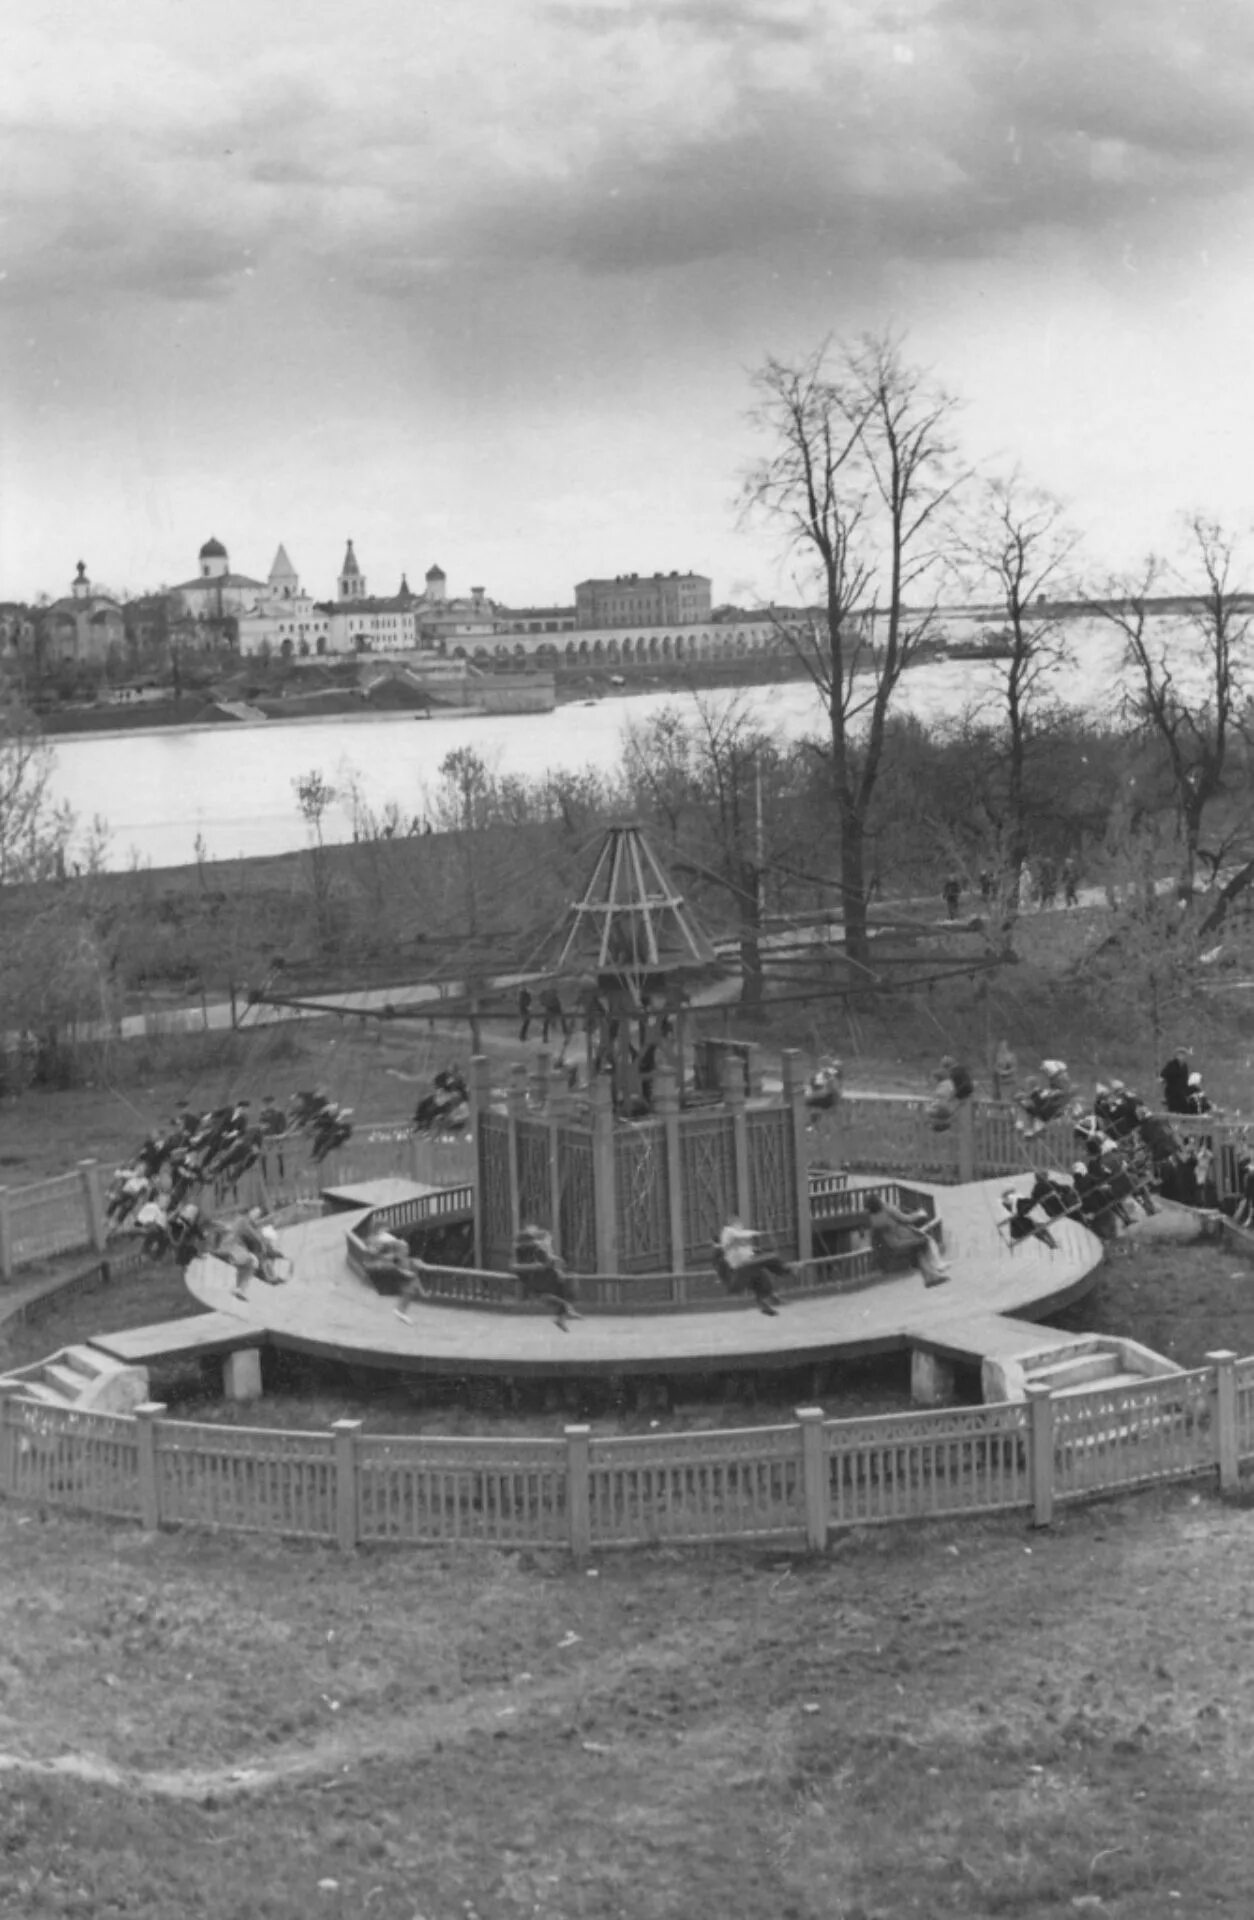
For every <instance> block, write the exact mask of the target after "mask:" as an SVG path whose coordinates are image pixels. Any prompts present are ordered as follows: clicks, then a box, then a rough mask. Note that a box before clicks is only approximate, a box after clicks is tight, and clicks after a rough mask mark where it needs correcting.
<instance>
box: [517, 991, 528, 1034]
mask: <svg viewBox="0 0 1254 1920" xmlns="http://www.w3.org/2000/svg"><path fill="white" fill-rule="evenodd" d="M530 1032H531V989H530V987H519V989H518V1038H519V1039H520V1040H525V1039H526V1038H527V1035H528V1034H529V1033H530Z"/></svg>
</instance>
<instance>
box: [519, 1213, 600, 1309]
mask: <svg viewBox="0 0 1254 1920" xmlns="http://www.w3.org/2000/svg"><path fill="white" fill-rule="evenodd" d="M514 1273H515V1275H516V1277H517V1278H518V1280H519V1281H520V1282H521V1284H522V1290H523V1295H524V1297H525V1298H526V1299H529V1300H547V1301H549V1302H550V1303H551V1305H552V1306H553V1307H554V1308H555V1312H554V1316H553V1318H554V1323H555V1325H556V1326H557V1327H558V1328H559V1330H560V1331H561V1332H562V1333H565V1332H567V1331H568V1329H567V1325H566V1323H567V1321H568V1320H579V1319H582V1317H583V1316H582V1315H581V1314H580V1313H579V1312H578V1310H577V1309H576V1307H575V1302H574V1286H573V1283H572V1281H571V1279H570V1276H569V1274H568V1273H567V1271H566V1265H565V1262H564V1261H563V1260H562V1258H561V1256H560V1255H559V1254H558V1252H557V1250H556V1248H555V1247H554V1245H553V1235H552V1234H551V1233H549V1232H548V1231H547V1229H546V1228H544V1227H534V1226H527V1227H520V1228H519V1230H518V1238H517V1239H516V1240H515V1242H514Z"/></svg>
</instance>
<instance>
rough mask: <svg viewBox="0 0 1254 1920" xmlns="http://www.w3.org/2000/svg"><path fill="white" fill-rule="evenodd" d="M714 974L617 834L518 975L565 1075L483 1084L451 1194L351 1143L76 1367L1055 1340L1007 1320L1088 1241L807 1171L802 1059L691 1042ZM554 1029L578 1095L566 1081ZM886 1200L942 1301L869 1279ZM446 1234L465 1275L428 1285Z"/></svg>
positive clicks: (597, 1362)
mask: <svg viewBox="0 0 1254 1920" xmlns="http://www.w3.org/2000/svg"><path fill="white" fill-rule="evenodd" d="M724 973H725V969H723V968H722V967H721V965H720V960H719V956H718V954H717V952H716V950H715V948H714V945H713V943H712V941H711V940H710V938H709V935H708V934H707V933H706V932H705V930H704V929H703V928H702V927H701V926H700V924H699V922H698V921H697V919H696V917H695V916H694V914H693V912H692V910H691V908H690V906H689V905H688V903H687V902H686V901H685V899H684V897H683V895H682V893H681V892H680V891H679V890H678V889H677V887H676V886H675V884H674V882H673V880H672V878H671V876H670V875H669V874H668V872H667V871H666V869H665V867H664V866H663V864H662V862H661V861H660V859H659V858H658V856H657V854H656V853H655V851H654V849H653V848H652V847H651V845H650V844H649V841H648V839H647V838H646V836H645V834H644V832H643V831H642V830H641V829H640V828H639V827H638V826H635V825H623V826H615V827H612V828H610V829H609V830H608V831H607V832H606V834H605V836H604V839H603V840H602V842H601V844H600V847H599V849H598V851H597V853H596V857H595V859H594V861H593V862H592V865H591V868H590V871H589V875H588V879H587V882H586V884H585V886H584V888H583V890H582V892H581V893H580V895H579V897H578V898H577V899H576V900H575V901H574V903H573V904H572V906H571V907H570V909H569V910H568V912H567V914H566V916H565V918H564V920H563V922H562V924H561V925H560V926H559V927H558V928H557V929H556V930H555V932H554V933H553V935H552V936H551V938H550V940H549V942H548V943H547V946H546V949H542V958H541V963H540V965H539V966H538V968H537V969H536V970H535V972H534V973H533V974H532V975H531V976H530V978H531V979H532V980H533V982H534V983H538V984H542V986H543V989H544V991H546V992H549V993H550V994H551V995H554V996H556V1000H557V1003H558V1004H559V1005H560V1007H561V1009H562V1042H563V1044H562V1049H561V1053H560V1055H559V1056H556V1057H555V1056H554V1054H553V1053H551V1052H547V1051H542V1052H541V1053H540V1055H539V1057H538V1062H537V1063H536V1064H535V1065H534V1066H528V1065H521V1064H520V1065H515V1066H514V1067H513V1068H512V1069H511V1070H510V1071H509V1075H508V1080H507V1083H506V1085H505V1086H504V1087H501V1086H500V1085H494V1083H493V1074H492V1063H491V1060H490V1058H489V1057H487V1056H485V1055H483V1054H479V1055H477V1056H476V1057H475V1059H474V1061H473V1065H472V1069H471V1073H470V1076H469V1085H468V1089H467V1091H468V1096H469V1098H468V1108H469V1129H468V1130H469V1137H470V1141H471V1143H472V1152H473V1175H472V1177H471V1178H470V1179H469V1180H465V1179H463V1180H460V1181H457V1182H456V1183H453V1184H447V1183H445V1184H434V1183H430V1182H423V1181H420V1180H416V1179H414V1178H412V1177H411V1175H412V1172H413V1171H414V1167H413V1165H411V1166H409V1167H406V1165H405V1163H404V1158H403V1154H404V1149H403V1146H402V1147H401V1148H399V1149H397V1148H392V1149H391V1150H390V1151H391V1155H392V1157H391V1159H390V1160H382V1159H380V1158H379V1157H378V1156H375V1157H374V1158H373V1160H372V1159H371V1157H370V1156H369V1155H368V1154H367V1153H366V1152H365V1151H364V1150H359V1149H358V1147H357V1146H355V1145H354V1146H353V1147H352V1148H347V1147H346V1148H345V1149H344V1150H343V1151H342V1152H341V1153H339V1154H333V1155H332V1156H331V1157H330V1158H329V1159H328V1160H327V1163H326V1167H327V1175H326V1185H325V1186H323V1187H322V1188H321V1192H320V1195H319V1198H318V1200H317V1202H316V1204H317V1206H318V1209H319V1210H318V1212H317V1214H316V1216H315V1217H306V1218H303V1219H297V1220H293V1221H291V1222H290V1223H289V1224H286V1225H278V1226H277V1228H272V1230H271V1232H270V1234H269V1236H267V1238H266V1242H265V1245H264V1247H258V1248H256V1249H254V1258H253V1261H252V1263H251V1264H250V1263H249V1261H248V1259H247V1258H240V1257H238V1256H237V1257H236V1258H235V1259H234V1260H233V1259H232V1258H231V1257H230V1255H229V1249H228V1254H227V1257H224V1256H223V1252H222V1250H221V1249H220V1248H219V1249H216V1250H215V1249H212V1248H211V1249H207V1250H205V1251H203V1252H201V1253H199V1254H198V1255H197V1256H196V1257H193V1258H191V1259H190V1261H189V1263H188V1265H187V1268H186V1276H185V1277H186V1283H187V1286H188V1288H189V1290H190V1291H191V1293H192V1294H193V1296H194V1297H195V1299H196V1300H197V1301H198V1302H199V1304H200V1306H201V1307H202V1309H203V1312H202V1313H201V1314H199V1315H196V1316H193V1317H192V1318H190V1319H187V1320H182V1321H176V1322H171V1323H168V1324H166V1325H164V1326H154V1327H149V1328H140V1329H136V1330H134V1331H132V1332H130V1333H123V1334H117V1335H112V1336H99V1337H98V1338H97V1340H96V1341H95V1342H94V1343H93V1344H95V1345H97V1346H98V1347H100V1348H102V1349H103V1350H104V1351H105V1352H107V1353H109V1354H111V1355H112V1356H113V1357H114V1358H117V1359H121V1360H124V1361H128V1362H130V1363H132V1364H149V1365H151V1364H156V1363H158V1362H160V1361H162V1360H164V1359H168V1358H171V1357H174V1356H176V1355H188V1354H191V1353H196V1352H199V1353H202V1354H219V1355H222V1356H224V1357H225V1359H226V1363H227V1365H226V1384H227V1391H228V1392H229V1393H232V1394H235V1395H236V1396H238V1397H252V1396H253V1395H255V1394H256V1393H257V1392H259V1391H260V1364H259V1354H260V1351H261V1349H262V1348H264V1347H274V1348H282V1349H288V1350H294V1351H299V1352H303V1353H307V1354H311V1355H321V1356H324V1357H327V1358H333V1359H336V1360H340V1361H350V1362H352V1363H354V1364H356V1365H359V1366H363V1367H376V1368H383V1369H387V1370H389V1371H405V1372H410V1373H419V1374H421V1373H434V1374H452V1375H460V1376H472V1375H496V1376H500V1377H502V1378H506V1379H512V1378H527V1377H532V1378H534V1377H543V1376H559V1377H560V1376H566V1377H571V1376H576V1377H587V1376H593V1375H601V1376H616V1377H626V1378H637V1379H639V1378H643V1377H648V1376H650V1375H667V1374H669V1375H687V1376H696V1375H701V1374H709V1373H727V1372H733V1371H739V1370H763V1371H765V1370H780V1369H789V1368H796V1367H799V1366H804V1365H809V1366H811V1367H818V1366H821V1365H822V1364H824V1363H826V1362H827V1361H829V1360H834V1359H837V1358H840V1357H843V1356H849V1355H853V1354H860V1353H867V1352H873V1351H886V1350H891V1349H897V1348H909V1349H910V1350H911V1351H912V1352H913V1353H914V1354H915V1355H916V1358H917V1357H918V1356H920V1355H922V1356H925V1357H929V1356H930V1364H935V1365H949V1364H952V1363H953V1362H954V1361H959V1360H962V1359H964V1358H965V1359H967V1360H973V1361H975V1362H977V1363H978V1362H980V1361H982V1360H983V1361H985V1362H987V1360H988V1358H989V1356H990V1355H997V1356H1002V1357H1004V1356H1005V1355H1007V1354H1009V1353H1012V1352H1013V1353H1023V1352H1026V1351H1028V1350H1039V1349H1040V1348H1041V1347H1042V1345H1043V1344H1045V1343H1046V1341H1048V1342H1050V1343H1052V1344H1053V1345H1054V1346H1057V1345H1058V1344H1059V1342H1060V1341H1062V1340H1064V1339H1065V1336H1060V1335H1057V1334H1053V1335H1047V1334H1045V1333H1043V1331H1042V1329H1040V1328H1039V1327H1035V1326H1033V1325H1032V1324H1031V1323H1030V1322H1029V1321H1027V1320H1024V1319H1015V1318H1014V1317H1013V1316H1014V1315H1015V1314H1025V1313H1030V1312H1041V1311H1044V1310H1046V1309H1047V1308H1049V1307H1050V1306H1054V1305H1058V1304H1061V1303H1062V1302H1063V1301H1065V1300H1066V1299H1068V1298H1072V1297H1075V1296H1076V1295H1077V1294H1078V1293H1079V1292H1081V1291H1083V1290H1084V1288H1085V1287H1086V1286H1087V1285H1088V1284H1090V1275H1091V1273H1092V1270H1093V1269H1094V1268H1095V1266H1096V1265H1097V1263H1098V1261H1099V1259H1100V1256H1101V1245H1100V1242H1099V1241H1098V1240H1097V1239H1096V1237H1095V1236H1094V1235H1093V1234H1092V1233H1090V1232H1089V1231H1088V1230H1087V1229H1086V1228H1085V1227H1084V1226H1083V1225H1081V1224H1079V1223H1078V1222H1075V1221H1071V1220H1067V1221H1064V1222H1062V1223H1061V1224H1060V1226H1059V1228H1058V1230H1057V1232H1056V1233H1055V1234H1053V1235H1051V1236H1048V1238H1049V1241H1050V1244H1049V1245H1048V1246H1046V1245H1045V1244H1044V1242H1043V1241H1038V1240H1036V1239H1031V1240H1028V1241H1027V1242H1025V1243H1024V1244H1018V1245H1015V1246H1014V1247H1012V1246H1011V1245H1010V1243H1009V1242H1008V1240H1007V1239H1006V1237H1005V1236H1004V1235H1003V1234H1002V1233H1001V1232H999V1221H1000V1219H1001V1212H1000V1196H1001V1193H1002V1190H1003V1189H1004V1187H1005V1181H1004V1179H1002V1180H998V1181H983V1182H977V1183H975V1184H974V1185H969V1186H966V1187H952V1186H950V1187H941V1188H938V1189H932V1188H928V1187H925V1186H921V1185H920V1184H919V1183H917V1182H913V1181H909V1182H907V1181H905V1180H899V1179H898V1178H897V1177H896V1176H895V1175H894V1174H893V1173H892V1172H891V1171H888V1172H886V1173H885V1175H884V1176H883V1177H876V1176H869V1177H865V1178H859V1177H857V1176H853V1175H846V1174H843V1173H841V1172H839V1171H835V1170H831V1169H828V1170H825V1171H822V1172H819V1173H816V1172H814V1171H813V1170H812V1169H811V1167H810V1165H809V1159H810V1136H809V1135H808V1131H807V1119H808V1116H807V1110H806V1104H805V1086H804V1077H803V1073H802V1069H801V1063H800V1057H799V1055H797V1054H796V1053H794V1052H785V1053H784V1054H783V1056H782V1072H781V1076H780V1081H779V1084H778V1085H777V1086H775V1087H773V1088H771V1089H770V1090H763V1087H762V1085H761V1078H760V1074H759V1072H758V1070H757V1067H756V1049H754V1048H753V1047H751V1046H749V1045H747V1044H741V1043H735V1042H726V1041H717V1040H712V1039H710V1038H708V1037H706V1036H702V1035H701V1034H700V1033H699V1031H698V1013H699V1008H698V1007H697V1006H696V1005H695V1004H694V1003H695V1002H697V1001H699V1000H700V999H702V998H705V997H706V996H707V995H708V992H709V989H710V988H711V986H712V985H716V984H717V982H718V980H719V979H720V977H721V976H723V975H724ZM549 1004H550V1006H552V1005H553V1000H552V999H550V1003H549ZM572 1008H573V1009H577V1017H578V1021H579V1024H580V1026H581V1028H582V1031H583V1035H584V1039H585V1043H586V1075H580V1074H579V1073H578V1072H572V1062H571V1060H570V1058H569V1057H568V1056H569V1055H570V1053H571V1046H570V1041H571V1038H572V1037H573V1036H572V1035H571V1032H570V1010H571V1009H572ZM429 1012H430V1008H429V1006H428V1005H424V1006H423V1007H422V1009H421V1017H424V1018H425V1017H427V1016H428V1014H429ZM389 1014H390V1015H391V1016H392V1017H395V1009H389ZM498 1071H499V1069H498ZM876 1195H878V1196H879V1197H880V1198H881V1199H882V1200H884V1201H886V1202H887V1203H888V1205H889V1206H890V1207H896V1208H898V1209H899V1210H902V1211H906V1212H909V1213H910V1214H911V1215H912V1217H914V1218H915V1219H916V1220H919V1221H921V1222H922V1223H924V1225H925V1227H926V1230H927V1231H928V1232H929V1233H931V1234H933V1235H935V1236H936V1237H937V1238H938V1239H942V1240H943V1241H944V1243H945V1245H946V1247H947V1250H948V1253H949V1256H950V1259H951V1261H952V1264H953V1268H954V1272H953V1284H952V1285H950V1286H947V1287H943V1288H940V1289H939V1290H937V1291H936V1292H931V1291H925V1290H924V1288H923V1286H922V1284H921V1281H920V1278H919V1274H918V1272H917V1271H916V1269H915V1266H914V1265H913V1264H912V1263H911V1262H910V1261H908V1260H905V1261H903V1260H902V1259H901V1258H900V1256H898V1257H896V1259H895V1261H894V1257H892V1256H890V1257H889V1258H888V1259H887V1261H886V1260H885V1257H884V1254H883V1250H882V1248H881V1247H879V1246H878V1245H875V1244H873V1243H872V1232H871V1229H872V1225H873V1221H874V1219H875V1217H876V1216H875V1215H874V1212H873V1210H870V1209H868V1206H867V1201H868V1200H869V1199H871V1198H872V1197H873V1196H876ZM733 1224H735V1225H743V1226H744V1227H748V1228H751V1229H752V1230H753V1233H754V1238H755V1242H756V1246H757V1249H758V1251H759V1253H760V1254H761V1255H762V1256H763V1258H764V1259H765V1260H769V1262H770V1263H771V1265H772V1267H773V1268H774V1270H775V1271H776V1272H777V1273H779V1274H780V1275H781V1277H780V1278H779V1279H778V1280H777V1281H776V1282H775V1283H774V1284H775V1292H776V1294H777V1303H778V1305H779V1306H780V1307H781V1308H782V1311H778V1312H776V1311H773V1310H771V1309H768V1308H765V1307H764V1308H763V1311H762V1312H761V1313H758V1312H756V1311H754V1308H755V1306H758V1305H762V1300H761V1298H760V1296H759V1295H755V1293H754V1291H753V1290H752V1289H751V1288H749V1287H747V1286H746V1287H745V1289H744V1291H737V1290H736V1289H735V1286H734V1281H733V1284H731V1285H729V1274H728V1270H727V1267H726V1265H725V1264H724V1263H722V1262H720V1261H718V1259H717V1252H718V1243H719V1240H720V1236H721V1235H722V1234H723V1233H724V1230H725V1229H727V1228H728V1227H729V1225H733ZM450 1228H460V1229H461V1231H462V1232H463V1234H464V1236H465V1241H466V1257H467V1258H468V1259H470V1260H472V1261H473V1264H465V1265H462V1264H442V1259H443V1258H445V1257H447V1255H446V1250H447V1247H448V1244H449V1232H450ZM437 1233H438V1234H440V1235H442V1236H443V1239H442V1243H441V1245H442V1247H443V1249H444V1250H445V1252H444V1253H441V1252H438V1251H437V1252H435V1253H433V1246H434V1245H435V1244H436V1243H435V1241H434V1238H433V1236H435V1235H436V1234H437ZM472 1245H473V1252H472V1251H471V1246H472ZM537 1249H539V1254H538V1255H537V1251H536V1250H537ZM266 1282H270V1284H266ZM1008 1316H1010V1317H1008ZM999 1364H1000V1362H999Z"/></svg>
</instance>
